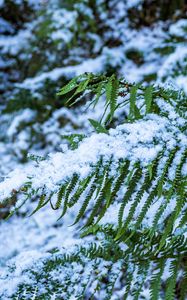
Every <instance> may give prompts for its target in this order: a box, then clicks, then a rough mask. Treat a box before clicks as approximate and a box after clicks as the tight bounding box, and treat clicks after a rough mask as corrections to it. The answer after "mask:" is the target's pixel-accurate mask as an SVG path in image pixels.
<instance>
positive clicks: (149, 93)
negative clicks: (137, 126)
mask: <svg viewBox="0 0 187 300" xmlns="http://www.w3.org/2000/svg"><path fill="white" fill-rule="evenodd" d="M152 94H153V87H152V86H148V87H147V88H146V89H145V93H144V98H145V105H146V114H148V113H149V112H150V109H151V104H152V100H153V97H152Z"/></svg>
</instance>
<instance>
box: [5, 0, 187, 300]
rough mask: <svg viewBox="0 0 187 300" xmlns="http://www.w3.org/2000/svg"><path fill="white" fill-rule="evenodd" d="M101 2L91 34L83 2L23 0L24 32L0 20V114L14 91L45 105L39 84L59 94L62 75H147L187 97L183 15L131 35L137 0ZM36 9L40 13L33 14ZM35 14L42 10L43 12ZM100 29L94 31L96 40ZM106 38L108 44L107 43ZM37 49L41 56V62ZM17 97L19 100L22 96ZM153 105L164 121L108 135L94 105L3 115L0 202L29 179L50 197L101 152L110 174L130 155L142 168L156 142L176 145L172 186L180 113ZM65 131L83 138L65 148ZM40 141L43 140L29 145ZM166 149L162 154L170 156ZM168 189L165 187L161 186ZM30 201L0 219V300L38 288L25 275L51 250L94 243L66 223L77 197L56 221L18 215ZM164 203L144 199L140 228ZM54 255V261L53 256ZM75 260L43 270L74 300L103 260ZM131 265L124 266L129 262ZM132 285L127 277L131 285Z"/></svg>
mask: <svg viewBox="0 0 187 300" xmlns="http://www.w3.org/2000/svg"><path fill="white" fill-rule="evenodd" d="M14 2H15V3H16V4H17V5H18V6H19V5H22V3H23V1H22V0H16V1H14ZM104 2H105V1H103V0H97V4H98V13H99V14H100V15H99V17H100V20H102V22H103V23H101V24H100V26H101V27H100V28H99V30H98V28H96V30H95V29H93V28H92V29H91V27H90V26H88V28H89V29H87V27H84V26H87V20H88V19H89V20H90V22H91V21H94V17H95V16H94V14H93V11H92V9H91V8H88V7H87V5H86V1H85V4H84V5H79V4H77V3H73V7H74V11H70V10H67V9H62V6H63V5H62V4H60V5H59V3H58V1H56V0H55V1H39V0H37V1H33V0H29V1H28V3H29V5H31V6H32V7H33V9H34V17H33V20H31V21H29V22H28V23H27V22H26V23H25V24H24V26H21V28H20V29H16V30H15V28H14V27H13V25H12V23H11V22H8V21H6V20H4V19H3V18H0V51H1V53H2V57H1V59H0V81H2V83H1V85H0V89H1V91H3V93H4V92H5V96H3V93H2V94H1V99H0V105H1V106H2V107H1V106H0V109H1V110H3V109H4V107H5V105H6V102H7V101H8V99H9V98H10V96H11V97H14V94H15V93H16V92H18V91H22V90H24V89H26V90H30V91H31V92H32V95H37V96H38V98H37V101H40V100H39V99H42V100H43V99H44V98H45V97H46V95H45V96H43V95H42V94H41V92H40V91H39V90H40V89H41V88H44V90H47V91H48V92H49V90H50V87H48V86H45V84H46V80H49V81H50V83H51V82H52V83H53V84H55V85H56V87H57V90H58V89H59V88H60V87H61V86H59V82H60V79H61V78H63V77H65V78H66V79H67V80H68V79H71V78H72V77H73V76H76V75H79V74H82V73H84V72H94V73H104V72H106V71H108V70H109V72H113V70H114V71H115V70H117V72H118V75H119V76H124V77H125V79H126V80H128V81H131V82H137V83H139V82H142V81H144V80H146V81H149V79H148V80H147V79H146V78H151V77H152V76H153V78H155V79H150V80H151V82H152V83H156V84H157V83H158V84H159V85H161V86H164V87H166V86H168V87H169V88H171V89H174V90H177V89H182V90H183V91H184V92H185V93H186V94H187V76H186V58H187V50H186V49H187V47H186V40H185V36H186V28H187V21H186V19H179V20H175V19H174V18H173V20H169V21H167V22H166V23H165V22H161V21H159V22H155V23H154V24H152V25H150V26H141V28H139V29H135V27H134V25H133V26H131V25H132V23H131V20H130V19H129V17H128V13H127V11H128V9H132V8H137V9H138V11H141V4H142V3H143V1H142V0H128V1H116V2H117V3H116V4H115V7H113V8H112V11H111V13H110V14H108V12H107V10H105V9H103V3H104ZM3 5H5V1H3V0H0V9H1V8H2V7H3ZM110 5H111V7H112V5H113V2H111V3H109V6H110ZM41 7H42V8H41ZM37 10H39V14H38V12H37ZM42 10H43V12H44V13H41V11H42ZM82 15H83V16H85V18H84V17H82ZM80 16H81V18H82V19H83V22H81V24H80V26H81V29H82V31H83V32H84V33H85V35H84V37H82V36H81V38H80V42H79V44H78V43H77V40H76V39H77V38H78V40H79V36H78V37H77V35H76V32H77V30H78V28H77V27H76V26H75V25H76V22H77V18H79V17H80ZM86 18H87V19H86ZM46 19H48V20H49V21H50V22H49V23H50V24H49V25H47V26H46V25H45V26H44V29H46V32H47V33H45V30H44V32H42V34H43V37H42V38H43V42H42V39H41V40H40V41H38V36H37V34H38V31H39V30H41V28H43V27H42V26H43V24H45V20H46ZM85 20H86V21H85ZM96 27H97V26H96ZM85 28H86V30H85ZM101 31H102V34H100V32H101ZM74 38H76V39H75V46H74V45H73V43H72V45H71V42H72V40H73V39H74ZM176 40H177V42H176ZM44 41H45V42H44ZM111 41H114V44H113V43H111ZM43 43H44V44H43ZM41 45H42V46H41ZM67 45H68V47H67ZM70 45H71V46H70ZM167 46H168V47H171V48H172V50H171V52H170V53H167V54H162V51H161V50H164V48H165V47H167ZM67 48H68V49H67ZM158 49H159V51H158ZM133 51H134V52H135V53H139V54H140V55H141V61H140V62H138V63H137V61H136V58H135V59H134V58H133V57H132V58H130V56H128V53H131V52H133ZM41 52H42V54H44V57H43V58H42V64H41V56H40V54H41ZM36 53H37V55H39V56H38V58H39V59H38V65H39V66H38V69H37V68H36V70H35V71H33V72H31V73H32V75H29V76H27V72H26V76H25V75H24V76H23V69H24V68H25V69H27V68H28V66H29V67H34V65H32V64H33V62H34V61H33V60H32V57H33V56H34V55H35V54H36ZM128 57H129V58H128ZM27 64H28V65H27ZM7 70H8V71H7ZM111 70H112V71H111ZM9 73H10V74H9ZM29 74H30V73H29ZM60 84H61V83H60ZM48 92H47V93H48ZM52 92H53V91H52ZM52 92H51V93H52ZM54 93H55V92H54ZM20 97H21V96H20ZM24 97H26V96H24ZM50 97H51V94H50ZM20 100H21V101H22V99H21V98H20ZM23 100H24V99H23ZM44 100H46V99H44ZM51 100H53V99H51ZM44 102H45V101H44ZM62 102H63V99H62ZM157 103H158V105H159V107H160V108H161V109H162V111H164V112H165V113H166V115H168V119H167V118H166V117H164V116H162V117H158V116H156V115H153V114H152V115H149V116H148V117H146V118H144V119H143V120H140V121H137V122H136V123H126V124H122V125H119V126H117V127H116V125H115V126H114V128H113V129H110V130H109V134H108V135H106V134H96V133H93V132H92V128H91V126H90V124H89V122H88V121H87V119H88V118H92V119H97V120H98V119H100V118H101V116H102V112H103V103H102V101H101V102H99V104H98V106H96V108H95V110H93V109H91V108H89V109H88V110H85V108H84V107H82V106H79V107H77V108H75V109H74V108H71V109H69V108H66V107H63V106H61V107H60V108H59V107H57V108H55V109H53V108H52V107H51V106H50V105H49V110H48V111H47V113H48V115H49V117H47V118H46V119H45V120H44V121H40V117H41V116H40V115H39V114H38V112H37V110H34V109H30V108H26V109H22V110H17V111H16V112H14V113H11V114H8V113H7V114H1V120H0V122H1V123H0V127H1V132H0V160H1V165H0V181H1V182H0V198H1V199H0V201H2V202H3V201H4V200H5V198H7V197H9V196H10V195H14V196H15V195H17V194H16V191H17V190H19V189H20V187H22V186H23V185H24V184H25V183H26V182H28V181H29V182H31V183H32V186H33V187H34V188H35V189H37V188H38V187H39V188H42V187H45V189H46V191H47V193H49V192H50V191H57V190H58V188H59V186H60V185H61V184H62V183H63V182H64V181H66V180H69V179H70V178H71V177H72V175H73V174H74V173H75V172H76V173H77V174H79V176H80V178H81V179H82V178H85V177H86V176H87V175H88V174H90V171H91V169H92V166H93V165H95V164H96V163H97V161H98V159H99V157H100V156H103V158H104V160H105V162H107V161H108V160H109V159H110V157H111V156H113V164H112V166H111V169H112V170H111V173H112V172H113V173H112V174H115V168H116V165H117V162H118V161H119V159H121V158H122V159H130V160H131V163H132V165H133V164H134V163H135V162H136V161H140V163H141V165H142V166H143V167H147V166H148V165H149V164H150V163H151V162H152V160H153V159H154V158H155V157H156V156H157V155H158V153H159V152H160V151H161V150H162V149H163V147H164V146H166V148H167V151H171V150H172V149H173V148H174V147H175V146H176V144H177V145H178V146H179V148H180V150H179V151H178V153H177V154H176V156H175V158H174V160H173V163H172V165H171V166H170V168H169V172H168V173H169V174H168V176H169V179H170V180H171V181H172V180H173V179H174V177H175V172H176V167H177V164H178V163H179V161H180V157H181V154H182V153H183V151H184V149H185V147H186V146H185V145H186V144H187V138H186V133H185V132H183V133H181V131H180V127H182V126H185V122H186V120H185V119H184V118H182V117H179V115H178V113H176V111H175V110H174V109H173V108H172V107H171V105H169V104H167V103H164V102H163V101H162V99H158V100H157ZM45 108H46V107H45ZM184 113H185V112H184ZM125 115H126V110H121V111H120V112H119V113H117V114H116V115H115V117H116V118H117V119H118V118H119V120H120V122H121V120H123V117H124V116H125ZM120 122H119V123H120ZM119 123H117V124H119ZM29 124H32V125H29ZM177 128H179V129H177ZM69 133H83V134H85V136H86V138H85V139H83V141H82V142H79V147H78V149H76V150H74V151H72V150H70V149H69V147H68V145H67V144H66V142H65V141H64V140H63V137H62V136H63V135H67V134H69ZM38 137H39V139H41V140H42V142H41V140H39V141H38V140H37V138H38ZM167 151H166V153H165V154H167V153H168V152H167ZM24 153H31V154H36V155H42V156H44V157H46V159H45V160H43V161H41V162H39V163H38V164H37V163H35V162H33V161H31V162H29V163H26V164H23V161H24V159H25V158H24ZM165 161H166V156H165V157H164V158H163V159H162V160H161V163H160V165H159V168H158V172H161V171H162V164H164V162H165ZM132 165H131V168H132ZM181 174H182V176H184V177H185V176H186V174H187V162H185V163H184V165H183V168H182V173H181ZM139 188H140V187H139V186H137V189H136V191H135V192H134V194H133V196H132V199H131V200H130V201H129V202H128V203H127V204H126V206H125V210H124V214H123V221H125V219H126V218H127V216H128V212H129V209H130V207H131V205H132V204H133V200H134V199H135V197H136V194H137V191H138V189H139ZM167 188H169V187H168V186H166V189H167ZM124 191H125V189H123V190H121V192H124ZM120 195H121V194H120V193H119V194H118V198H117V201H116V202H115V203H114V204H113V205H111V206H110V207H109V208H108V210H107V212H106V214H105V217H104V218H103V219H101V220H100V223H99V224H100V225H107V224H112V225H114V226H116V225H117V224H118V212H119V209H120V204H121V201H122V199H121V198H120V197H121V196H120ZM17 197H18V202H17V206H18V205H19V204H21V203H22V202H23V200H24V195H19V194H18V195H17ZM54 197H55V196H54ZM147 197H148V194H147V193H145V194H144V196H143V197H142V200H141V202H140V203H139V204H138V205H137V207H136V210H135V213H134V216H133V222H136V219H137V217H138V216H139V214H140V212H141V208H142V207H143V205H144V203H145V201H146V200H147ZM52 200H55V199H52ZM36 201H38V199H33V202H30V201H29V200H28V201H27V202H26V203H25V206H24V207H22V208H21V210H20V213H19V214H18V215H14V216H13V217H12V218H11V219H9V220H7V221H3V220H1V221H0V229H1V230H0V298H1V299H2V300H7V299H12V297H13V294H15V293H16V290H17V288H18V286H19V284H22V283H25V284H26V283H28V284H29V285H31V286H34V285H38V284H37V281H36V279H34V277H33V275H32V274H31V273H29V269H30V270H31V271H32V270H35V271H36V272H41V270H43V266H44V264H45V261H48V260H49V259H51V257H53V255H52V254H51V253H50V252H51V251H53V250H54V249H56V248H58V249H60V251H61V252H60V253H62V254H63V253H71V252H72V253H74V252H76V251H75V245H76V244H78V245H80V244H81V243H82V244H83V245H84V246H86V247H87V246H88V241H93V237H87V238H86V239H84V240H81V239H80V238H79V228H76V227H70V226H69V225H71V224H72V223H73V220H74V218H75V216H76V215H77V212H78V211H79V209H80V207H81V204H82V203H83V201H84V195H83V197H82V198H81V199H80V203H78V204H77V205H76V206H74V207H73V208H71V210H70V211H69V212H68V213H67V214H66V215H65V216H64V218H63V219H62V220H60V221H58V222H57V219H58V217H59V214H60V212H58V211H55V212H52V211H51V209H50V207H48V206H47V207H44V208H43V209H41V210H39V211H38V212H37V213H36V214H35V215H33V216H31V217H29V218H28V217H25V215H26V216H27V215H28V214H29V212H31V211H32V210H33V209H34V207H35V205H36ZM3 204H4V203H3ZM165 204H166V202H165V198H164V197H160V198H159V199H157V200H155V201H154V203H152V206H151V207H150V208H149V210H148V211H147V213H146V215H145V216H144V219H143V222H142V226H143V228H145V229H147V228H148V229H150V228H151V226H152V225H153V219H154V217H155V214H156V212H157V211H158V209H159V208H160V207H162V206H164V205H165ZM92 205H93V201H92V202H91V203H90V206H89V209H91V208H92ZM175 208H176V199H175V198H172V199H171V200H170V201H169V202H168V204H167V205H166V207H165V210H164V212H163V215H162V220H166V219H167V217H168V216H169V215H170V213H171V211H175ZM3 209H4V208H3ZM3 209H1V210H3ZM184 209H186V207H184ZM1 210H0V212H1ZM88 211H89V210H88ZM180 218H181V216H179V217H178V218H177V220H176V222H175V224H174V225H175V226H174V229H173V233H174V234H175V235H176V236H177V235H183V237H184V238H186V237H187V234H186V227H185V226H184V228H183V229H182V230H181V229H180V228H178V224H179V222H180ZM133 224H134V223H132V224H131V225H133ZM159 226H160V230H161V229H162V226H163V224H159ZM103 239H104V237H103V236H100V240H101V241H103ZM98 243H99V242H98ZM122 248H123V249H124V250H125V249H127V248H128V246H127V245H126V244H123V247H122ZM62 249H63V250H62ZM58 255H59V254H57V255H56V257H57V258H58ZM81 259H82V260H83V264H81V263H72V265H68V264H67V265H66V266H63V267H62V268H61V269H60V268H59V270H58V269H55V270H54V271H53V273H50V275H51V276H52V278H53V279H54V280H56V282H58V280H61V282H62V281H63V280H65V279H67V277H68V276H70V277H71V278H72V281H73V284H74V286H72V285H71V286H69V287H68V291H67V293H68V294H67V293H65V292H63V293H64V294H61V295H60V297H64V299H72V300H73V299H75V294H77V293H80V291H82V290H81V288H82V287H80V285H79V284H77V282H78V281H79V279H80V281H81V282H82V283H85V284H87V279H88V278H89V276H92V275H93V270H96V272H98V276H97V277H98V278H99V276H102V275H103V274H106V272H107V270H108V269H107V268H108V266H109V265H110V262H106V261H102V260H98V262H97V263H96V264H95V266H94V265H93V262H92V261H90V260H86V259H85V258H81ZM112 267H113V268H114V269H115V268H116V270H118V272H120V267H121V262H118V263H116V264H113V266H112ZM130 267H132V266H131V265H129V268H130ZM81 272H83V274H82V273H81ZM121 276H122V275H121ZM137 276H138V275H137ZM169 276H170V273H169V264H167V265H166V268H165V271H164V274H163V276H162V277H163V280H164V279H166V278H168V277H169ZM109 277H110V276H109ZM91 278H92V277H91ZM137 278H138V277H137ZM122 282H123V278H122ZM97 283H98V282H97V280H95V279H94V280H93V278H92V280H91V283H90V285H89V289H90V291H92V292H94V289H95V288H96V286H97ZM133 283H134V281H133V282H132V285H133ZM39 289H41V290H42V289H45V287H44V285H42V283H40V285H39ZM41 290H40V292H41ZM123 293H124V288H121V284H120V280H119V282H118V287H117V289H116V292H115V295H113V296H112V300H116V299H119V298H122V297H123ZM36 295H37V291H36ZM67 295H68V296H67ZM142 295H143V296H145V298H146V299H147V300H149V298H150V295H149V290H148V287H146V288H144V289H143V291H142ZM105 296H106V293H105V291H104V290H101V292H100V293H99V292H98V293H97V295H96V297H97V299H104V297H105ZM28 297H29V296H28ZM36 297H37V296H36ZM57 297H59V295H56V296H55V292H54V293H53V295H52V296H51V299H56V298H57ZM68 297H69V298H68ZM30 299H31V298H30ZM33 299H34V296H33ZM128 299H131V296H130V295H129V297H128Z"/></svg>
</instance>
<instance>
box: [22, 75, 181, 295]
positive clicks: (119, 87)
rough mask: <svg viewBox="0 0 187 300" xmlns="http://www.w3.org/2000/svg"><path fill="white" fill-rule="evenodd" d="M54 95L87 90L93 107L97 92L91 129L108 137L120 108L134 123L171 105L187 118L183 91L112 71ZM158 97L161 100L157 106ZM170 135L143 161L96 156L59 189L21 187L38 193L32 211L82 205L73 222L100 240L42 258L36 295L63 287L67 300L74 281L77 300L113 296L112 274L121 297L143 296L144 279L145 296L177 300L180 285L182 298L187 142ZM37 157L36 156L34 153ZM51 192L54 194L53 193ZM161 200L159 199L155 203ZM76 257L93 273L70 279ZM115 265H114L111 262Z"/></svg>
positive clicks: (74, 97)
mask: <svg viewBox="0 0 187 300" xmlns="http://www.w3.org/2000/svg"><path fill="white" fill-rule="evenodd" d="M58 95H59V96H61V95H66V96H67V97H68V100H67V103H68V104H70V105H72V104H75V103H77V102H79V101H80V100H81V99H82V98H83V97H85V96H87V95H89V96H90V97H89V99H91V100H90V101H89V103H88V104H89V105H90V104H91V105H93V106H95V105H97V103H98V101H101V98H102V99H104V104H105V107H104V113H103V117H102V119H101V120H100V121H95V120H92V119H90V122H91V124H92V125H93V127H94V129H95V130H96V134H97V133H102V134H103V135H104V134H107V135H108V134H109V131H108V130H107V129H108V128H110V127H113V126H114V124H115V122H116V123H117V124H118V122H117V121H116V120H117V116H119V114H120V110H121V109H125V112H126V116H125V118H124V119H123V122H122V123H123V124H124V123H136V122H137V121H138V120H139V119H144V120H148V116H149V114H151V115H153V114H154V115H155V116H161V117H164V118H166V119H167V120H170V118H171V116H170V112H171V110H173V111H174V113H175V114H176V115H177V116H178V118H181V119H182V118H183V120H186V119H185V111H184V110H185V108H186V104H185V103H186V102H184V99H185V96H184V95H183V94H181V93H178V92H176V91H170V90H164V89H163V88H158V87H154V86H148V87H144V86H141V85H134V84H130V83H127V82H126V81H124V80H123V79H117V78H116V76H115V75H112V76H105V75H99V76H96V75H94V74H87V73H86V74H83V75H80V76H77V77H75V78H74V79H72V80H71V81H70V82H69V83H68V84H67V85H65V86H64V87H63V88H62V89H61V90H60V92H59V93H58ZM86 99H87V98H86ZM160 99H162V105H160V104H159V101H160ZM168 105H169V111H168V109H167V106H168ZM171 122H173V121H172V120H171ZM176 126H177V128H178V130H179V132H180V134H182V133H184V132H185V130H186V125H185V124H184V122H180V124H176ZM180 134H179V135H180ZM74 137H75V136H70V137H69V141H70V143H71V145H72V146H73V149H77V147H78V143H79V141H80V140H82V139H84V136H83V135H82V136H80V139H79V141H78V143H77V144H73V138H74ZM175 139H176V143H175V146H173V147H167V144H164V145H161V150H160V152H158V154H157V156H156V158H154V159H153V160H152V161H151V162H150V163H149V164H148V165H145V164H141V162H140V161H136V162H134V161H131V159H119V160H117V161H114V159H113V157H112V156H111V157H107V158H106V157H103V156H100V157H99V158H98V161H97V162H96V163H95V164H93V165H92V166H91V171H90V172H89V174H88V175H87V176H86V178H81V177H80V175H79V173H74V174H73V175H72V176H71V177H66V178H65V179H64V178H62V183H61V184H58V186H57V188H56V193H51V194H49V192H48V188H47V187H46V186H42V187H41V188H39V189H38V190H37V191H36V190H34V189H33V187H32V179H31V184H28V183H27V185H25V186H24V187H22V190H24V193H25V197H33V196H38V195H40V197H39V201H38V204H37V206H36V208H35V210H34V211H33V213H35V212H37V211H38V210H39V209H41V208H42V207H43V206H45V205H46V204H49V203H50V205H51V207H52V209H54V210H61V215H60V218H62V217H63V216H64V215H66V214H68V213H71V209H72V207H74V206H75V205H77V204H79V209H78V210H77V214H76V215H75V218H74V223H73V225H75V224H77V226H78V228H79V229H80V228H81V233H82V237H84V238H85V237H87V236H89V235H93V236H95V238H96V241H99V242H98V243H96V244H94V243H92V244H90V245H89V247H88V246H80V247H78V248H77V249H76V251H74V252H73V253H71V254H70V255H62V256H61V255H60V256H59V257H56V256H55V257H56V258H55V259H54V260H53V258H52V259H51V258H50V259H49V260H47V261H46V262H44V265H43V271H42V272H41V274H38V272H35V273H33V274H34V276H35V277H36V278H35V280H36V281H37V282H39V283H40V284H42V286H43V287H44V292H43V294H42V295H40V296H38V298H37V299H44V298H45V299H48V295H52V293H54V292H55V293H56V295H57V296H56V297H57V298H56V299H61V298H60V294H59V293H60V291H61V293H62V291H63V293H64V294H63V295H65V296H64V297H65V299H69V298H68V297H70V294H71V293H70V290H71V289H68V286H69V287H72V290H73V291H74V295H75V299H92V297H93V294H94V293H95V294H96V295H97V297H98V299H101V298H99V297H100V295H101V294H100V291H101V290H104V291H105V293H106V297H105V298H102V299H111V297H112V295H113V292H114V290H115V289H116V287H115V282H116V280H117V279H118V280H121V282H122V283H123V284H124V286H125V291H124V293H123V299H128V297H129V296H132V299H142V298H141V297H142V294H141V293H142V290H143V288H144V287H145V285H146V284H147V285H148V289H149V293H150V299H152V300H156V299H160V298H161V299H167V300H173V299H176V293H178V291H177V286H178V285H179V283H180V291H179V294H180V296H179V297H180V298H179V299H185V297H186V296H187V294H186V287H185V286H186V266H185V264H184V263H183V261H185V259H186V255H187V246H186V245H187V240H186V236H185V235H186V232H187V213H186V195H187V191H186V186H187V178H186V176H185V175H184V173H183V168H184V167H185V164H186V159H187V150H186V145H183V146H181V144H180V143H179V137H178V136H175ZM156 144H159V141H158V140H156V138H155V137H154V141H153V144H152V147H154V146H156ZM88 151H89V149H88ZM35 160H36V161H38V159H37V158H36V159H35ZM39 160H40V158H39ZM171 171H172V172H173V177H172V178H171V176H170V172H171ZM20 192H21V191H20ZM54 194H56V197H53V196H54ZM146 195H147V196H146ZM160 200H162V201H161V202H159V201H160ZM174 200H175V205H173V201H174ZM155 203H160V204H159V205H158V207H157V211H156V212H155V214H154V217H153V220H152V222H151V224H150V225H147V224H146V220H147V217H148V214H149V210H150V208H151V207H152V205H154V204H155ZM113 205H116V206H113ZM139 206H140V207H139ZM137 207H139V209H138V210H137ZM110 209H113V210H114V209H115V213H117V214H118V218H117V219H118V221H117V223H116V224H113V223H112V220H111V223H110V221H107V222H106V224H105V217H106V215H107V213H108V211H109V210H110ZM168 210H169V212H168ZM101 236H102V238H101V241H100V240H99V239H100V237H101ZM75 262H76V263H78V264H80V265H82V266H83V269H82V270H83V273H84V269H85V268H86V265H89V263H90V262H91V263H92V268H93V273H92V274H90V276H88V277H86V282H85V281H84V280H83V277H81V274H79V275H80V277H79V276H78V277H77V279H76V280H75V282H73V281H72V279H71V276H70V275H68V274H69V273H68V272H67V269H68V268H73V265H74V264H73V263H75ZM101 262H102V263H103V264H105V262H109V264H107V267H106V268H107V276H105V277H103V276H102V275H101V276H100V263H101ZM117 263H118V264H119V265H118V268H114V266H115V264H117ZM101 265H102V264H101ZM168 265H169V266H170V267H169V273H170V275H169V277H167V278H164V277H163V274H164V272H165V270H166V269H167V267H168ZM56 268H57V269H58V268H62V269H63V270H64V272H65V274H66V275H67V278H66V279H65V284H64V283H63V284H62V282H60V281H58V280H57V282H55V281H54V280H53V278H52V277H51V274H50V272H52V271H53V270H55V269H56ZM179 271H180V272H182V274H183V273H184V275H183V276H182V279H180V278H179V276H178V274H179ZM46 274H47V276H48V277H49V278H50V279H49V281H50V284H48V283H46V284H44V283H43V278H44V277H45V276H46ZM68 276H69V277H68ZM179 279H180V280H179ZM93 281H96V282H97V284H96V285H95V289H94V293H93V294H89V293H90V292H89V291H87V290H86V286H87V285H88V284H91V282H93ZM76 284H77V285H78V286H79V287H81V289H79V290H81V292H80V294H79V293H77V292H76V291H75V290H74V289H73V286H74V285H76ZM24 289H26V290H27V292H28V293H29V295H31V294H32V291H31V287H30V286H28V287H27V286H24V287H23V286H20V290H19V292H18V294H19V295H22V294H23V291H24ZM42 297H43V298H42ZM58 297H59V298H58ZM86 297H88V298H86ZM49 299H50V298H49ZM177 299H178V298H177Z"/></svg>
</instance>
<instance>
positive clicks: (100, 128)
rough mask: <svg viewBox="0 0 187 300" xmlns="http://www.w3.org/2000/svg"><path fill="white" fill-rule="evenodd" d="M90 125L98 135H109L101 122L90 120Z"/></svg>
mask: <svg viewBox="0 0 187 300" xmlns="http://www.w3.org/2000/svg"><path fill="white" fill-rule="evenodd" d="M88 120H89V122H90V124H91V125H92V126H93V127H94V129H95V130H96V132H97V133H106V134H108V130H107V129H106V128H105V127H103V126H102V125H101V124H100V123H99V122H97V121H95V120H93V119H88Z"/></svg>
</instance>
